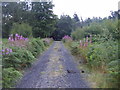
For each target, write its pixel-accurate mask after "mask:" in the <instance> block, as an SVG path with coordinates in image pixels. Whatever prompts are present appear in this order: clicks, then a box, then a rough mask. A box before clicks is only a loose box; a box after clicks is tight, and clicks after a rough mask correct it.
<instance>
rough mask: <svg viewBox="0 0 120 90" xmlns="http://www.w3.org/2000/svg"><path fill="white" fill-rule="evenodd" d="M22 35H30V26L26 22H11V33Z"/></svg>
mask: <svg viewBox="0 0 120 90" xmlns="http://www.w3.org/2000/svg"><path fill="white" fill-rule="evenodd" d="M16 33H17V34H19V35H23V37H32V27H31V26H30V25H29V24H27V23H21V24H19V23H13V26H12V29H11V34H16Z"/></svg>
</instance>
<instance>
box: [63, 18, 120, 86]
mask: <svg viewBox="0 0 120 90" xmlns="http://www.w3.org/2000/svg"><path fill="white" fill-rule="evenodd" d="M90 36H92V37H91V38H90ZM71 38H73V40H72V41H71V40H69V39H68V38H66V39H63V41H64V42H65V44H66V45H67V46H68V48H69V49H70V51H71V53H72V54H73V55H74V56H75V57H77V59H78V60H79V62H80V63H81V60H83V61H82V62H83V64H82V65H83V67H84V69H85V70H87V71H85V72H88V73H89V74H90V75H89V76H88V80H89V81H92V82H94V83H95V85H93V86H92V87H95V88H119V85H120V82H119V77H120V71H119V63H120V59H119V56H118V52H119V49H118V44H119V43H118V41H119V30H118V20H104V21H102V22H100V23H92V24H91V25H90V26H86V27H83V28H78V29H77V30H76V31H74V32H73V33H72V37H71ZM91 39H92V42H91V41H90V40H91Z"/></svg>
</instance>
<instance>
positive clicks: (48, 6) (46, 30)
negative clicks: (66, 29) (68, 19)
mask: <svg viewBox="0 0 120 90" xmlns="http://www.w3.org/2000/svg"><path fill="white" fill-rule="evenodd" d="M27 4H28V3H27V2H19V3H18V2H8V3H7V2H6V3H2V11H3V12H2V14H3V17H2V21H3V22H2V28H3V30H2V34H3V37H4V38H7V37H8V36H9V34H10V32H11V29H12V26H13V24H14V23H19V24H21V23H28V24H29V25H30V26H32V32H33V36H34V37H41V38H43V37H49V36H50V35H51V33H52V32H53V31H54V30H55V28H54V26H55V23H56V15H55V14H54V13H53V10H52V8H53V4H52V3H51V2H32V3H31V7H32V8H31V10H30V9H29V7H28V5H27Z"/></svg>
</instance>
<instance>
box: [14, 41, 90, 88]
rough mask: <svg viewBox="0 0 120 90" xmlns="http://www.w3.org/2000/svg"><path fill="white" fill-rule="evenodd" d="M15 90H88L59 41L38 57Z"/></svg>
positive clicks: (74, 64)
mask: <svg viewBox="0 0 120 90" xmlns="http://www.w3.org/2000/svg"><path fill="white" fill-rule="evenodd" d="M16 88H89V86H88V84H87V82H86V81H84V80H83V79H82V77H81V73H80V71H79V70H78V69H77V64H76V63H75V62H74V60H73V58H72V56H71V55H70V53H69V51H67V49H66V48H65V47H64V45H63V43H62V42H60V41H55V42H54V43H53V44H52V45H51V47H50V48H49V49H48V50H47V51H46V52H45V53H44V54H43V55H42V56H40V58H39V60H38V61H36V62H35V63H34V64H33V66H32V67H31V68H30V69H29V70H28V71H27V72H26V73H25V75H24V76H23V78H22V79H21V80H20V81H19V83H18V84H17V85H16Z"/></svg>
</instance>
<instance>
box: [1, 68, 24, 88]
mask: <svg viewBox="0 0 120 90" xmlns="http://www.w3.org/2000/svg"><path fill="white" fill-rule="evenodd" d="M21 76H22V74H21V73H20V72H19V71H17V70H15V69H14V68H12V67H11V68H4V69H3V71H2V85H3V88H11V86H13V85H14V84H15V83H16V82H17V80H18V79H19V78H20V77H21Z"/></svg>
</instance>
